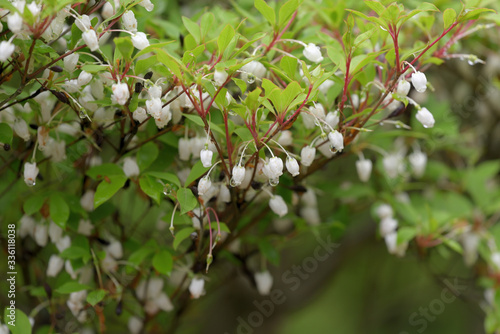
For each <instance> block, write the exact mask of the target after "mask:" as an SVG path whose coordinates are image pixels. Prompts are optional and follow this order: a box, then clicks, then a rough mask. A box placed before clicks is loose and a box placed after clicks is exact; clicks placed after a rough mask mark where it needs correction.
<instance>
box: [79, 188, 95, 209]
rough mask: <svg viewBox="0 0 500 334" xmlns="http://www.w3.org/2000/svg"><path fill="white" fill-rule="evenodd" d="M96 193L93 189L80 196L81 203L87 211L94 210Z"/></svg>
mask: <svg viewBox="0 0 500 334" xmlns="http://www.w3.org/2000/svg"><path fill="white" fill-rule="evenodd" d="M94 195H95V192H94V191H93V190H87V191H86V192H85V193H84V194H83V196H82V198H80V205H81V206H82V208H83V209H84V210H85V211H87V212H92V211H94Z"/></svg>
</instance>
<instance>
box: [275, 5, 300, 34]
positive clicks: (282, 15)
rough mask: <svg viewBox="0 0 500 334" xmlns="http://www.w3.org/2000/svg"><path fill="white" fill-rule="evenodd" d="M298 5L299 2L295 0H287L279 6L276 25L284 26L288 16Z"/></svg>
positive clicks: (289, 16)
mask: <svg viewBox="0 0 500 334" xmlns="http://www.w3.org/2000/svg"><path fill="white" fill-rule="evenodd" d="M298 7H299V2H298V1H297V0H289V1H287V2H285V3H284V4H283V6H281V8H280V11H279V14H278V17H279V19H278V27H280V28H282V27H284V26H285V25H286V24H287V23H288V21H289V20H290V18H291V17H292V15H293V13H294V12H295V11H296V10H297V8H298Z"/></svg>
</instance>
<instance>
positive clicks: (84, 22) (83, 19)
mask: <svg viewBox="0 0 500 334" xmlns="http://www.w3.org/2000/svg"><path fill="white" fill-rule="evenodd" d="M75 24H76V26H77V27H78V29H80V30H81V31H82V32H85V31H87V30H89V29H90V26H91V23H90V17H89V16H88V15H85V14H83V15H81V16H79V17H77V18H76V19H75Z"/></svg>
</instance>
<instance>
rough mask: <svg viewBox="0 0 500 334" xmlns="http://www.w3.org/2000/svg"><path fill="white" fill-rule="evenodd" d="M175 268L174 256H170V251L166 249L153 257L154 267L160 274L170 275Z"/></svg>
mask: <svg viewBox="0 0 500 334" xmlns="http://www.w3.org/2000/svg"><path fill="white" fill-rule="evenodd" d="M176 237H177V236H176ZM173 266H174V260H173V259H172V254H170V252H169V251H167V250H165V249H164V250H161V251H160V252H158V253H156V254H155V256H153V267H154V268H155V269H156V271H158V272H159V273H160V274H163V275H170V273H171V272H172V268H173Z"/></svg>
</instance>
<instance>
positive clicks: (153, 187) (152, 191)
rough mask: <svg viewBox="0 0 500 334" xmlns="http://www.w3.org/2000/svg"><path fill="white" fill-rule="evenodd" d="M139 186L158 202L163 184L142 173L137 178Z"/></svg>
mask: <svg viewBox="0 0 500 334" xmlns="http://www.w3.org/2000/svg"><path fill="white" fill-rule="evenodd" d="M139 186H140V187H141V189H142V191H144V193H146V195H148V196H149V197H151V198H152V199H153V200H154V201H155V202H156V203H157V204H160V200H161V194H162V193H163V185H162V184H161V183H160V182H158V181H157V180H155V179H154V178H153V177H152V176H149V175H143V176H141V178H140V179H139Z"/></svg>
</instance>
